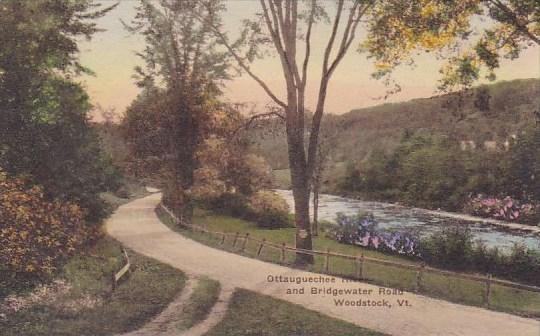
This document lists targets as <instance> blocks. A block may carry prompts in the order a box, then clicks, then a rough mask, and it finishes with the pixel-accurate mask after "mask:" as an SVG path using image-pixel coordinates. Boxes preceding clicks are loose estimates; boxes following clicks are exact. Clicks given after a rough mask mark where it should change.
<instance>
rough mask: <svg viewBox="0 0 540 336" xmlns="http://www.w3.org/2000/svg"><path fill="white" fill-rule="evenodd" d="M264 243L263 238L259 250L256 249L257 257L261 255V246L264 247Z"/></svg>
mask: <svg viewBox="0 0 540 336" xmlns="http://www.w3.org/2000/svg"><path fill="white" fill-rule="evenodd" d="M265 241H266V239H265V238H263V239H262V241H261V243H260V244H259V248H258V249H257V257H258V256H260V255H261V251H262V249H263V246H264V242H265Z"/></svg>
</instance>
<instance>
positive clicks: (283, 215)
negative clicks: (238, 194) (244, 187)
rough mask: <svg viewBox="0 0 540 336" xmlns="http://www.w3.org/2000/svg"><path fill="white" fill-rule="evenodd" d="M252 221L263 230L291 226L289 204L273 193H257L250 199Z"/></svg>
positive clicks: (264, 191) (262, 191)
mask: <svg viewBox="0 0 540 336" xmlns="http://www.w3.org/2000/svg"><path fill="white" fill-rule="evenodd" d="M249 208H250V210H251V213H252V216H253V218H252V220H254V221H255V222H256V223H257V225H258V226H260V227H263V228H280V227H287V226H289V217H288V215H289V206H288V204H287V202H286V201H285V200H284V199H283V198H282V197H281V196H279V195H277V194H276V193H274V192H272V191H266V190H261V191H257V192H256V193H254V194H253V195H251V197H250V198H249Z"/></svg>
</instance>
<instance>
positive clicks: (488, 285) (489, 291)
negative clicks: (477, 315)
mask: <svg viewBox="0 0 540 336" xmlns="http://www.w3.org/2000/svg"><path fill="white" fill-rule="evenodd" d="M490 297H491V274H488V275H487V278H486V296H485V302H484V304H485V306H486V308H489V299H490Z"/></svg>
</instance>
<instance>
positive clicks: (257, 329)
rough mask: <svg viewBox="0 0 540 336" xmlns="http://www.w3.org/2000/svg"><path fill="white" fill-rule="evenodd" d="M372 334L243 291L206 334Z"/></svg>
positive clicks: (365, 335)
mask: <svg viewBox="0 0 540 336" xmlns="http://www.w3.org/2000/svg"><path fill="white" fill-rule="evenodd" d="M282 335H295V336H335V335H340V336H376V335H383V334H381V333H378V332H375V331H370V330H367V329H364V328H360V327H357V326H355V325H353V324H350V323H347V322H343V321H340V320H338V319H334V318H331V317H328V316H325V315H323V314H320V313H317V312H314V311H311V310H308V309H305V308H303V307H301V306H298V305H295V304H291V303H288V302H285V301H281V300H277V299H274V298H271V297H268V296H264V295H259V294H256V293H254V292H251V291H247V290H237V291H236V292H235V293H234V296H233V298H232V301H231V303H230V305H229V309H228V311H227V315H226V316H225V319H224V320H223V321H221V322H220V323H219V324H218V325H217V326H216V327H215V328H214V329H213V330H211V331H210V332H209V333H208V334H207V335H206V336H282Z"/></svg>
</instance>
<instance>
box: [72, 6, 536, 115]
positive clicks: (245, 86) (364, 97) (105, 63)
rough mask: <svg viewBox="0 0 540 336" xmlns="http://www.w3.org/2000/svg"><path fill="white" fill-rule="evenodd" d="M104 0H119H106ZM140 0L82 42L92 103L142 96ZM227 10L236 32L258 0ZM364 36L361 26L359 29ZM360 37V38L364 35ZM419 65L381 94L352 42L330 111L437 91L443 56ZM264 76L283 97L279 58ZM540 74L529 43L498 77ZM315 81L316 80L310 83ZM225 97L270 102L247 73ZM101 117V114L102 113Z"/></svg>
mask: <svg viewBox="0 0 540 336" xmlns="http://www.w3.org/2000/svg"><path fill="white" fill-rule="evenodd" d="M102 2H103V3H114V2H113V1H109V0H105V1H102ZM136 5H137V1H135V0H122V1H121V2H120V5H119V6H118V7H117V8H116V9H115V10H114V11H112V12H110V13H109V14H108V15H107V16H105V17H104V18H102V19H100V20H99V22H98V24H99V27H101V28H103V29H106V31H105V32H101V33H98V34H96V36H95V37H94V38H93V39H92V41H90V42H82V43H81V44H80V47H81V61H82V64H83V65H85V66H87V67H89V68H91V69H92V70H93V71H94V72H95V73H96V75H95V77H89V76H85V77H83V78H81V80H82V82H83V83H84V84H85V86H86V87H87V89H88V92H89V94H90V97H91V100H92V103H93V104H96V105H97V104H99V105H100V106H102V107H103V108H105V109H110V108H114V109H115V110H116V112H117V113H118V114H122V113H123V112H124V110H125V108H126V107H127V106H128V105H129V104H130V103H131V101H132V100H133V99H134V98H135V97H136V96H137V94H138V92H139V89H138V88H137V87H136V86H135V80H134V79H133V77H132V76H133V73H134V71H133V68H134V67H135V66H136V65H143V64H142V61H141V60H140V59H139V57H138V56H136V55H135V52H136V51H139V50H142V49H143V48H144V41H143V39H142V38H141V37H140V36H136V35H131V34H130V33H128V32H127V31H125V29H124V27H123V26H122V24H121V21H120V20H124V21H125V22H130V21H131V20H132V19H133V17H134V15H135V6H136ZM227 6H228V12H227V13H226V16H225V17H224V22H225V27H226V29H227V30H229V31H230V32H231V34H234V32H237V31H238V25H239V23H240V22H241V20H242V19H243V18H248V17H251V16H252V14H253V13H254V12H255V11H257V10H258V6H259V5H258V1H256V0H229V1H228V4H227ZM327 31H328V28H327V27H321V28H319V30H318V31H315V32H314V35H313V36H314V41H313V57H312V62H311V67H310V75H309V76H310V78H311V81H308V108H309V107H310V106H312V104H313V101H314V100H315V98H316V96H315V94H316V91H317V83H318V78H319V75H320V68H321V58H322V57H321V56H322V55H321V54H322V48H323V45H324V43H325V41H326V39H327V34H325V33H326V32H327ZM359 35H360V38H361V36H362V32H360V34H359ZM359 41H360V40H359ZM415 60H416V63H417V66H416V67H415V68H410V67H406V66H403V67H401V68H399V69H398V70H397V71H396V72H395V74H394V77H395V78H396V79H397V81H398V82H399V83H400V84H401V86H402V91H401V92H400V93H398V94H395V95H392V96H391V97H390V98H389V99H387V100H386V101H384V100H380V99H377V97H381V96H383V95H384V94H385V91H386V89H385V86H384V85H383V84H382V83H381V82H380V81H377V80H374V79H372V78H371V77H370V74H371V73H372V72H373V70H374V68H373V64H372V62H371V61H370V60H368V59H366V55H365V54H359V53H358V52H356V51H355V50H354V49H353V48H351V50H350V51H349V53H348V55H347V56H346V57H345V58H344V60H343V61H342V63H341V64H340V65H339V67H338V69H337V70H336V72H335V74H334V77H333V79H332V81H331V84H330V88H329V90H328V98H327V102H326V111H328V112H330V113H338V114H341V113H345V112H348V111H350V110H351V109H354V108H360V107H367V106H372V105H378V104H381V103H384V102H397V101H406V100H410V99H413V98H420V97H429V96H432V95H433V94H434V92H435V90H436V86H437V80H438V79H439V78H440V75H439V72H438V70H439V68H440V65H441V63H440V61H437V60H436V59H435V57H434V56H433V55H432V54H422V55H420V56H418V57H416V58H415ZM251 68H252V69H253V71H254V72H255V73H257V75H259V76H260V77H261V78H263V79H264V80H265V81H266V82H267V83H268V85H269V86H270V87H271V88H272V89H273V90H274V92H275V93H276V94H278V96H280V97H283V98H282V99H283V100H285V98H284V95H283V93H284V92H283V91H284V88H283V85H284V84H283V79H282V78H283V76H282V74H281V70H280V69H281V68H280V64H279V60H278V59H277V58H273V57H269V58H266V59H264V60H260V61H257V62H256V63H254V64H253V65H252V67H251ZM538 77H540V48H539V47H537V46H536V47H534V48H529V49H528V50H526V51H525V52H523V53H522V55H521V57H520V58H519V59H517V60H514V61H506V60H505V61H503V62H502V66H501V68H500V69H498V71H497V80H512V79H517V78H538ZM310 84H311V85H310ZM225 99H227V100H229V101H232V102H250V103H256V104H259V105H264V104H266V103H268V102H270V99H269V98H268V97H267V96H266V94H265V92H264V91H263V90H262V89H261V88H259V86H258V85H257V83H255V82H254V81H253V80H252V79H251V78H250V77H248V76H241V77H239V78H235V79H234V80H232V81H230V82H228V83H227V85H226V90H225ZM97 119H99V117H98V118H97Z"/></svg>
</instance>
